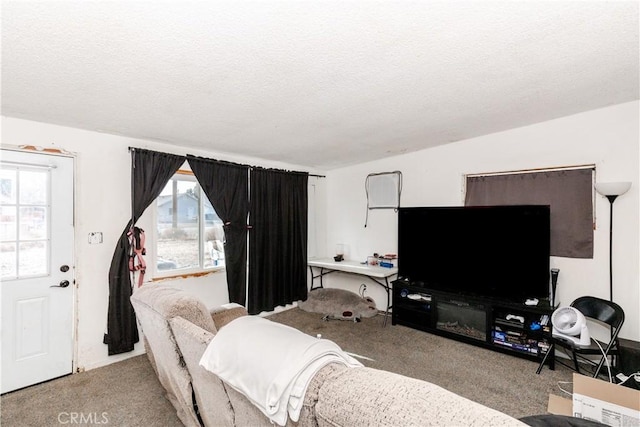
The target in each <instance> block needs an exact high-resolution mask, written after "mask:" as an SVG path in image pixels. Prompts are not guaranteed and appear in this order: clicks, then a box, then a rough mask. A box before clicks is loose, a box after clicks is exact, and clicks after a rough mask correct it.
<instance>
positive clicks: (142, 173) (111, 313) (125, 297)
mask: <svg viewBox="0 0 640 427" xmlns="http://www.w3.org/2000/svg"><path fill="white" fill-rule="evenodd" d="M183 163H184V156H176V155H173V154H167V153H158V152H155V151H148V150H141V149H131V165H132V169H131V209H132V212H131V216H132V217H131V219H130V220H129V222H128V223H127V225H126V227H125V228H124V231H123V232H122V234H121V235H120V239H118V244H117V245H116V249H115V252H114V253H113V258H112V260H111V267H110V268H109V309H108V313H107V333H106V334H105V335H104V338H103V342H104V343H105V344H107V346H108V350H109V355H112V354H119V353H125V352H128V351H131V350H133V346H134V344H135V343H137V342H138V341H139V337H138V326H137V325H136V315H135V312H134V311H133V307H132V306H131V302H130V301H129V298H130V297H131V293H132V284H131V274H130V272H129V258H128V257H129V239H128V237H127V233H128V232H129V230H130V229H131V227H133V226H134V225H135V223H136V220H137V219H138V218H140V216H141V215H142V214H143V212H144V211H145V209H146V208H147V207H148V206H149V205H150V204H151V203H152V202H153V201H154V200H155V199H156V198H157V197H158V196H159V195H160V193H161V192H162V189H163V188H164V187H165V185H166V184H167V182H169V179H171V177H172V176H173V174H175V173H176V171H177V170H178V168H179V167H180V165H182V164H183Z"/></svg>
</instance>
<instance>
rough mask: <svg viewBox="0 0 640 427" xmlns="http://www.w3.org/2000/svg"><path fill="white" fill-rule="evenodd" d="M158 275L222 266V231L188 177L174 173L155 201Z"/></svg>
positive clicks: (209, 208)
mask: <svg viewBox="0 0 640 427" xmlns="http://www.w3.org/2000/svg"><path fill="white" fill-rule="evenodd" d="M156 210H157V215H156V216H157V221H158V223H157V238H156V259H157V266H156V267H157V270H158V271H159V272H170V271H174V270H202V269H208V268H215V267H223V266H224V248H223V241H224V230H223V227H222V221H221V220H220V218H218V215H217V214H216V212H215V210H214V209H213V206H211V203H210V202H209V199H208V198H207V196H206V195H205V194H204V193H203V192H202V190H201V189H200V186H199V185H198V182H197V181H196V179H195V178H194V177H193V175H190V174H184V173H178V174H176V175H174V177H173V178H172V179H171V180H170V181H169V182H168V183H167V185H166V187H165V188H164V190H163V191H162V193H161V194H160V196H159V197H158V198H157V199H156Z"/></svg>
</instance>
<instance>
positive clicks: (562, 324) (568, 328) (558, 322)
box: [551, 307, 591, 347]
mask: <svg viewBox="0 0 640 427" xmlns="http://www.w3.org/2000/svg"><path fill="white" fill-rule="evenodd" d="M551 323H552V324H553V336H554V338H560V339H562V340H565V341H570V342H572V343H573V345H575V346H576V347H589V344H591V335H590V334H589V329H588V328H587V320H586V319H585V318H584V315H583V314H582V313H581V312H580V311H579V310H578V309H576V308H573V307H560V308H558V309H556V311H554V312H553V314H552V315H551Z"/></svg>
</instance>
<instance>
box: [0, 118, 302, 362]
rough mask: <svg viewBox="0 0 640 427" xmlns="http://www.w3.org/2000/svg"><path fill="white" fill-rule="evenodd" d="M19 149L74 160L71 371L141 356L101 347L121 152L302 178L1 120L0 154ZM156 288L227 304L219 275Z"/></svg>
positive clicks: (121, 220)
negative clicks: (49, 151) (94, 235)
mask: <svg viewBox="0 0 640 427" xmlns="http://www.w3.org/2000/svg"><path fill="white" fill-rule="evenodd" d="M21 145H33V146H38V147H43V148H54V149H60V150H65V151H68V152H70V153H71V154H73V155H74V157H75V159H76V162H75V163H76V180H75V181H76V189H75V237H76V242H75V243H76V246H75V251H76V263H75V278H76V286H77V289H76V304H77V351H76V360H75V364H74V368H79V369H92V368H96V367H99V366H103V365H106V364H109V363H113V362H116V361H118V360H122V359H124V358H128V357H131V356H133V355H137V354H141V353H143V352H144V349H143V348H142V345H141V343H138V344H136V346H135V350H134V351H133V352H130V353H126V354H122V355H117V356H111V357H109V356H108V355H107V346H106V345H105V344H103V343H102V337H103V334H104V332H105V330H106V322H107V320H106V319H107V307H108V297H109V284H108V273H109V266H110V264H111V258H112V256H113V251H114V249H115V245H116V242H117V240H118V238H119V236H120V233H121V232H122V231H123V230H124V227H125V226H126V224H127V221H128V219H129V218H130V216H131V211H130V189H131V188H130V173H129V171H130V164H131V162H130V158H131V157H130V154H129V152H128V147H130V146H132V147H137V148H147V149H150V150H156V151H163V152H168V153H175V154H181V155H184V154H187V153H189V154H194V155H199V156H204V157H210V158H218V159H223V160H228V161H233V162H238V163H244V164H252V165H254V164H255V165H260V166H265V167H277V168H283V169H294V170H305V168H302V167H298V166H295V165H289V164H283V163H275V162H267V161H264V160H259V159H252V158H246V157H239V156H231V155H226V154H220V153H214V152H204V151H199V150H191V149H185V148H181V147H177V146H174V145H169V144H161V143H156V142H152V141H146V140H140V139H133V138H125V137H121V136H115V135H108V134H102V133H98V132H90V131H85V130H80V129H75V128H69V127H63V126H55V125H50V124H45V123H40V122H33V121H28V120H20V119H14V118H8V117H2V147H6V148H15V147H16V146H21ZM147 211H149V210H147ZM145 216H147V213H145ZM145 220H146V221H147V223H148V218H141V220H140V222H139V224H140V225H141V226H142V228H146V229H150V228H149V227H148V226H146V223H145ZM151 229H152V228H151ZM98 231H99V232H102V233H103V237H104V241H103V243H102V244H94V245H90V244H89V243H88V234H89V233H90V232H98ZM147 246H151V245H147ZM149 273H150V269H149V270H148V275H147V276H148V277H149V279H150V278H151V277H150V274H149ZM161 283H163V284H164V283H166V284H170V285H174V286H175V285H177V286H180V287H183V288H185V289H186V290H188V291H190V292H192V293H194V294H195V295H197V296H198V297H200V298H201V299H202V300H203V301H204V303H205V304H206V305H207V306H208V307H214V306H217V305H220V304H224V303H227V302H229V295H228V292H227V284H226V277H225V273H224V272H217V273H212V274H209V275H207V276H203V277H197V278H196V277H194V278H187V279H171V280H166V281H163V282H161Z"/></svg>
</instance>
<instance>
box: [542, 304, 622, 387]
mask: <svg viewBox="0 0 640 427" xmlns="http://www.w3.org/2000/svg"><path fill="white" fill-rule="evenodd" d="M571 307H574V308H576V309H577V310H578V311H580V312H581V313H582V314H583V315H584V317H585V318H587V319H591V320H594V321H597V322H600V323H604V324H606V325H609V327H610V329H611V339H610V340H609V342H602V341H598V340H596V339H595V338H591V344H590V345H589V346H588V347H578V346H576V345H575V344H574V343H573V342H571V341H568V340H563V339H561V338H555V337H554V338H552V339H551V345H550V346H549V351H547V354H545V356H544V359H542V362H540V366H538V370H537V371H536V374H539V373H540V371H542V368H543V366H544V364H545V362H546V361H547V358H548V357H549V355H551V357H554V350H555V347H556V346H560V347H562V348H565V349H566V350H568V351H569V352H571V358H572V360H573V366H570V365H567V364H565V363H563V362H561V361H560V360H558V359H556V362H558V363H560V364H561V365H564V366H567V367H568V368H571V369H575V371H576V372H578V373H581V372H580V363H579V362H582V363H583V364H586V365H590V366H593V367H595V369H594V371H593V378H596V377H597V376H598V375H599V374H600V370H601V369H602V366H603V365H604V364H605V363H606V362H607V357H609V356H611V365H612V366H613V365H615V363H614V362H616V360H615V359H614V358H616V357H619V356H620V352H619V345H618V333H619V332H620V328H621V327H622V324H623V323H624V310H622V307H620V306H619V305H618V304H616V303H615V302H611V301H608V300H604V299H601V298H596V297H588V296H587V297H580V298H578V299H576V300H575V301H573V302H572V303H571ZM594 355H599V356H600V358H599V360H598V361H597V362H596V361H594V360H592V359H591V358H588V357H586V356H594Z"/></svg>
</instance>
